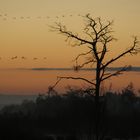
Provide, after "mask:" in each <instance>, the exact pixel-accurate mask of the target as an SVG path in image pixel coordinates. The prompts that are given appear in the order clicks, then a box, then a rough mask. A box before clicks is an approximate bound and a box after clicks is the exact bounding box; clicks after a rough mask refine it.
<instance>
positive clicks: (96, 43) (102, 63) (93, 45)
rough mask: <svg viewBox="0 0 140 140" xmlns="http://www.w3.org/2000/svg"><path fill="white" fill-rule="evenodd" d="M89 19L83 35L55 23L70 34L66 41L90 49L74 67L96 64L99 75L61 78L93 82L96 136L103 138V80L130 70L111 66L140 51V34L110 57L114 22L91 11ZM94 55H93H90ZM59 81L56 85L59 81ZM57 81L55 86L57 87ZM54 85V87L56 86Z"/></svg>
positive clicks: (62, 31)
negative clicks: (101, 90) (124, 48)
mask: <svg viewBox="0 0 140 140" xmlns="http://www.w3.org/2000/svg"><path fill="white" fill-rule="evenodd" d="M84 18H85V19H86V24H85V27H84V29H83V31H84V35H85V37H83V35H82V36H79V34H75V33H73V32H71V31H69V30H68V29H67V28H66V26H64V25H62V24H61V23H56V25H55V26H51V28H52V30H53V31H57V32H58V33H60V34H62V35H64V36H66V37H67V39H66V41H71V42H72V43H73V46H85V47H87V49H88V51H87V52H83V53H80V54H78V55H77V57H76V58H75V66H74V70H76V71H78V70H80V69H81V68H83V67H85V66H86V65H87V66H88V65H89V64H92V66H95V73H96V75H95V78H94V79H92V80H89V79H86V78H83V77H67V76H65V77H58V81H60V80H62V79H74V80H83V81H85V82H87V83H89V84H90V85H91V86H90V87H91V88H89V89H88V91H90V92H89V93H90V94H91V95H93V96H94V97H95V104H96V112H95V122H96V126H95V130H96V139H97V140H98V139H99V123H100V119H99V117H100V101H99V97H100V87H101V83H102V82H103V81H105V80H106V79H109V78H111V77H113V76H117V75H120V74H122V72H123V71H126V70H127V68H128V66H124V67H123V68H122V69H119V70H116V71H115V72H111V73H110V72H108V71H107V68H108V67H109V66H110V64H112V63H113V62H116V61H118V60H119V59H121V58H122V57H123V56H125V55H128V54H130V55H135V54H137V53H138V52H140V48H139V45H138V39H137V37H134V40H133V44H132V46H131V47H130V48H128V49H127V50H125V51H123V52H122V53H119V54H118V55H117V56H115V57H114V58H112V59H109V60H108V59H106V56H107V53H108V51H109V43H111V42H112V41H114V40H116V39H115V38H114V37H113V35H112V32H113V30H112V24H113V21H107V22H106V23H105V22H103V21H102V20H101V18H99V17H97V18H93V17H92V16H91V15H90V14H87V15H86V16H84ZM89 56H90V57H89ZM81 57H88V59H87V60H86V61H84V62H83V63H81V64H79V60H80V59H81ZM58 81H57V82H56V84H58ZM56 84H55V86H56ZM53 87H54V86H53Z"/></svg>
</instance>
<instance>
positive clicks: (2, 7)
mask: <svg viewBox="0 0 140 140" xmlns="http://www.w3.org/2000/svg"><path fill="white" fill-rule="evenodd" d="M87 13H91V15H92V16H95V17H97V16H100V17H102V18H103V19H104V20H112V19H113V20H114V21H115V23H114V26H113V29H114V30H115V33H114V35H115V37H116V38H118V41H117V42H115V43H114V44H112V45H113V46H111V48H113V52H112V53H111V55H109V57H110V58H112V57H113V56H115V55H117V53H119V52H120V51H121V50H125V49H126V48H128V47H129V46H130V45H131V43H132V38H131V36H133V35H137V36H138V37H139V39H140V0H104V1H103V0H102V1H101V0H76V1H75V0H59V1H58V0H0V31H1V33H0V57H2V59H1V60H0V68H15V67H18V68H19V67H23V68H27V67H71V66H72V65H73V63H72V60H73V58H74V57H75V56H76V55H77V54H78V53H79V52H82V51H84V50H85V48H84V47H82V48H79V47H76V48H73V47H70V46H69V45H68V43H66V42H65V38H64V37H63V36H61V35H59V34H57V33H55V32H50V31H49V26H48V25H53V24H54V22H56V21H58V22H59V21H60V22H62V23H64V24H65V25H68V27H69V28H70V29H72V30H73V31H74V32H76V31H77V32H78V31H79V30H80V28H79V27H80V25H81V24H82V23H83V19H82V18H81V17H80V16H78V15H79V14H81V15H85V14H87ZM70 15H72V16H70ZM57 16H58V17H59V18H57ZM13 56H18V59H15V60H11V57H13ZM22 56H25V57H27V59H26V60H22V59H21V58H20V57H22ZM34 57H37V58H39V59H37V60H33V58H34ZM44 57H46V58H47V59H43V58H44ZM124 62H125V65H126V64H132V65H134V66H140V55H139V54H138V55H137V56H133V57H125V58H123V59H122V61H119V62H117V63H116V64H114V66H123V65H124Z"/></svg>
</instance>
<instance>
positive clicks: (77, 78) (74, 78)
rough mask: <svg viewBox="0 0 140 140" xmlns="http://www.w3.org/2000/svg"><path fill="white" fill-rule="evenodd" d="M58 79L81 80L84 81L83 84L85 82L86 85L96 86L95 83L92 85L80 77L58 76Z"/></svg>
mask: <svg viewBox="0 0 140 140" xmlns="http://www.w3.org/2000/svg"><path fill="white" fill-rule="evenodd" d="M58 79H60V80H61V79H73V80H82V81H85V82H87V83H89V84H91V85H94V86H95V85H96V84H95V83H93V82H91V81H89V80H87V79H86V78H82V77H69V76H68V77H67V76H66V77H59V76H58Z"/></svg>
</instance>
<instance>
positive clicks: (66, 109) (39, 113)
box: [0, 87, 140, 140]
mask: <svg viewBox="0 0 140 140" xmlns="http://www.w3.org/2000/svg"><path fill="white" fill-rule="evenodd" d="M99 120H100V123H99V130H100V138H101V139H111V138H118V139H130V138H131V139H136V138H138V137H139V136H140V98H139V97H136V96H135V94H134V92H133V90H132V89H131V88H129V87H128V88H126V89H124V90H123V91H122V92H121V93H120V94H118V93H117V94H116V93H111V92H107V93H106V94H105V95H104V96H101V97H100V116H99ZM94 134H95V101H94V96H90V95H88V94H87V93H85V92H83V91H82V90H72V89H71V90H69V91H67V94H65V95H61V96H60V95H57V94H56V93H55V94H52V95H39V96H38V97H37V98H36V100H25V101H23V102H22V103H21V104H20V105H14V104H12V105H8V106H5V107H4V108H2V109H1V111H0V140H11V139H15V140H91V139H93V137H94Z"/></svg>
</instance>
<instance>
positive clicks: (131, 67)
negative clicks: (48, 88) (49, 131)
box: [0, 66, 140, 71]
mask: <svg viewBox="0 0 140 140" xmlns="http://www.w3.org/2000/svg"><path fill="white" fill-rule="evenodd" d="M122 68H124V67H108V68H106V70H107V71H117V70H121V69H122ZM0 70H33V71H47V70H49V71H50V70H60V71H61V70H66V71H69V70H70V71H71V70H74V69H73V68H65V67H62V68H61V67H60V68H59V67H57V68H51V67H33V68H0ZM80 70H85V71H91V70H96V68H81V69H80ZM80 70H79V71H80ZM125 71H140V66H128V68H127V69H126V70H125Z"/></svg>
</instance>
